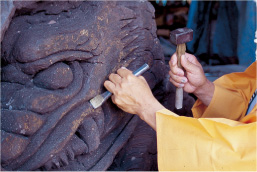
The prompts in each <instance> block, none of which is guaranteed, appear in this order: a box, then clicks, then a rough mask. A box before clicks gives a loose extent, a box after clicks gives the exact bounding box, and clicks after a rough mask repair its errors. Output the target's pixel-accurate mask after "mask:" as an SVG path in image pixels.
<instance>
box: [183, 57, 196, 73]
mask: <svg viewBox="0 0 257 172" xmlns="http://www.w3.org/2000/svg"><path fill="white" fill-rule="evenodd" d="M181 65H182V66H183V67H184V69H185V70H186V71H187V72H189V73H194V72H196V71H198V69H199V66H198V65H197V59H196V58H195V57H194V56H190V55H187V56H185V55H182V56H181Z"/></svg>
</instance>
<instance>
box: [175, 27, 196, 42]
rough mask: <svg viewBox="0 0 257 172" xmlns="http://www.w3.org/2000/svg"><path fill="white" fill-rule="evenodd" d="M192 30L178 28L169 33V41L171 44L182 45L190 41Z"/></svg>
mask: <svg viewBox="0 0 257 172" xmlns="http://www.w3.org/2000/svg"><path fill="white" fill-rule="evenodd" d="M192 39H193V30H192V29H189V28H186V27H185V28H179V29H176V30H173V31H171V32H170V41H171V43H173V44H176V45H178V44H184V43H186V42H189V41H192Z"/></svg>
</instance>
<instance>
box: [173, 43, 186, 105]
mask: <svg viewBox="0 0 257 172" xmlns="http://www.w3.org/2000/svg"><path fill="white" fill-rule="evenodd" d="M185 52H186V44H178V45H177V49H176V54H177V58H178V67H179V68H181V69H183V67H182V65H181V56H182V55H184V54H185ZM175 107H176V109H181V108H182V107H183V88H177V89H176V99H175Z"/></svg>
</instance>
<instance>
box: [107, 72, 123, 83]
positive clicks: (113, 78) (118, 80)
mask: <svg viewBox="0 0 257 172" xmlns="http://www.w3.org/2000/svg"><path fill="white" fill-rule="evenodd" d="M109 80H110V81H111V82H113V83H114V84H115V85H116V84H119V83H121V77H120V75H118V74H114V73H112V74H111V75H110V76H109Z"/></svg>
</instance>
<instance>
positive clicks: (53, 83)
mask: <svg viewBox="0 0 257 172" xmlns="http://www.w3.org/2000/svg"><path fill="white" fill-rule="evenodd" d="M72 80H73V73H72V70H71V68H70V67H69V66H68V65H67V64H65V63H62V62H60V63H56V64H54V65H52V66H51V67H49V68H48V69H46V70H44V71H41V72H39V73H38V74H37V75H36V76H35V78H34V80H33V82H34V84H35V85H36V86H38V87H42V88H46V89H51V90H56V89H61V88H65V87H67V86H68V85H69V84H70V83H71V82H72Z"/></svg>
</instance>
